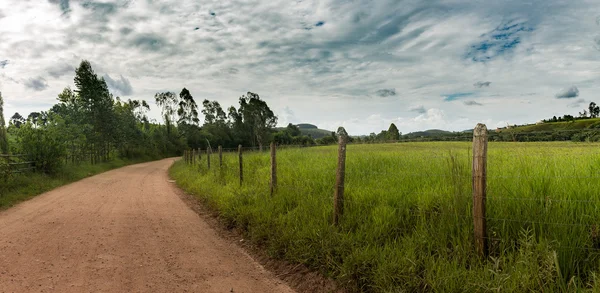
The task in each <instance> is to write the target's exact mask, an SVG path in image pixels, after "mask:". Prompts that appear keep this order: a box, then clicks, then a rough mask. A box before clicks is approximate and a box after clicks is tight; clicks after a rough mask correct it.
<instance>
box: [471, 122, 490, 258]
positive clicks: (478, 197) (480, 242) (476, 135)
mask: <svg viewBox="0 0 600 293" xmlns="http://www.w3.org/2000/svg"><path fill="white" fill-rule="evenodd" d="M487 145H488V133H487V127H486V126H485V124H481V123H478V124H477V126H476V127H475V129H474V130H473V226H474V230H475V231H474V232H475V249H476V250H477V252H478V253H479V255H481V256H487V253H488V251H487V236H486V223H485V197H486V176H487Z"/></svg>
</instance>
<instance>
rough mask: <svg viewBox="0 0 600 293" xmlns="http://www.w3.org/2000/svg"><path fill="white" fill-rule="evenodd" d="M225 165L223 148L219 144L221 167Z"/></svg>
mask: <svg viewBox="0 0 600 293" xmlns="http://www.w3.org/2000/svg"><path fill="white" fill-rule="evenodd" d="M221 167H223V148H222V147H221V146H219V168H221Z"/></svg>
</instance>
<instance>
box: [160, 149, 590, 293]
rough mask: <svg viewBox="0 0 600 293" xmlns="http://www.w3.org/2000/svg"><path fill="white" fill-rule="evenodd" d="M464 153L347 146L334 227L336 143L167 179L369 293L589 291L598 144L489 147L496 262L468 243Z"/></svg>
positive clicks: (228, 156)
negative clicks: (273, 187) (272, 177)
mask: <svg viewBox="0 0 600 293" xmlns="http://www.w3.org/2000/svg"><path fill="white" fill-rule="evenodd" d="M470 148H471V145H470V143H465V142H428V143H397V144H377V145H349V146H348V149H347V161H346V186H345V190H346V194H345V198H346V200H345V206H344V210H345V213H344V215H343V217H342V219H341V222H340V225H339V227H333V226H332V225H331V222H332V212H333V192H334V184H335V169H336V162H337V148H336V147H335V146H331V147H315V148H304V149H285V150H279V151H278V153H277V166H278V183H279V185H278V189H277V192H276V194H275V195H274V196H270V193H269V172H270V163H269V162H270V160H269V154H268V153H267V152H264V153H259V152H249V153H245V154H244V183H243V185H242V186H240V184H239V178H238V160H237V153H225V154H224V165H223V167H222V168H219V167H218V158H217V156H214V155H213V156H212V158H211V159H212V160H211V161H212V162H211V163H212V169H211V170H208V169H207V167H206V155H205V154H204V155H203V157H202V160H201V161H199V162H198V163H197V164H196V165H187V164H185V163H184V162H182V161H178V162H176V163H175V164H174V165H173V166H172V167H171V169H170V171H169V172H170V175H171V177H172V178H173V179H175V180H176V182H177V184H178V185H179V186H180V187H182V188H183V189H184V190H186V191H187V192H189V193H191V194H194V195H196V196H198V198H200V199H201V200H202V201H203V202H205V203H206V204H207V205H208V206H209V207H211V208H212V209H215V210H217V211H218V212H219V214H220V216H221V217H222V218H223V219H224V221H226V223H227V224H228V225H229V226H230V227H239V228H242V229H243V230H244V231H246V233H247V237H248V238H249V240H251V241H253V242H255V243H258V244H261V245H263V246H264V247H265V248H266V249H267V252H268V253H269V254H270V255H271V256H272V257H275V258H281V259H286V260H288V261H292V262H296V263H302V264H305V265H307V266H308V267H311V268H313V269H316V270H318V271H320V272H322V273H323V274H325V275H327V276H330V277H333V278H334V279H336V280H337V281H338V282H339V283H340V284H342V285H344V286H346V287H347V288H350V289H354V290H356V291H364V292H398V291H402V292H487V291H500V292H542V291H543V292H565V291H575V290H597V289H600V287H598V285H597V275H598V274H599V273H600V250H597V249H600V225H599V224H600V223H599V220H598V219H600V194H599V191H600V144H594V143H571V142H560V143H556V142H551V143H490V144H489V153H488V154H489V155H488V198H487V204H486V206H487V217H488V223H487V225H488V229H487V231H488V237H489V238H490V239H489V240H488V242H489V248H490V255H489V257H487V258H485V259H482V258H480V257H479V256H478V255H477V254H476V252H475V250H474V246H473V242H474V240H473V219H472V199H471V153H470Z"/></svg>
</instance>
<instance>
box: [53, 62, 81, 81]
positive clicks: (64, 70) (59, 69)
mask: <svg viewBox="0 0 600 293" xmlns="http://www.w3.org/2000/svg"><path fill="white" fill-rule="evenodd" d="M69 73H72V74H75V68H73V66H71V65H69V64H63V65H58V66H56V67H53V68H50V69H48V74H50V76H52V77H54V78H59V77H61V76H64V75H67V74H69Z"/></svg>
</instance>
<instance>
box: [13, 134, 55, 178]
mask: <svg viewBox="0 0 600 293" xmlns="http://www.w3.org/2000/svg"><path fill="white" fill-rule="evenodd" d="M19 139H20V145H21V150H20V151H21V152H22V153H23V154H27V158H28V160H30V161H33V162H35V167H36V169H37V170H38V171H42V172H44V173H48V174H52V173H56V172H57V171H58V170H59V169H60V168H61V166H62V160H61V158H63V157H64V155H65V153H66V149H65V146H64V143H63V139H62V138H61V135H60V133H59V131H58V128H57V127H56V126H53V125H48V126H46V127H44V128H34V127H33V126H32V124H31V123H26V124H24V125H22V126H21V128H20V129H19Z"/></svg>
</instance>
